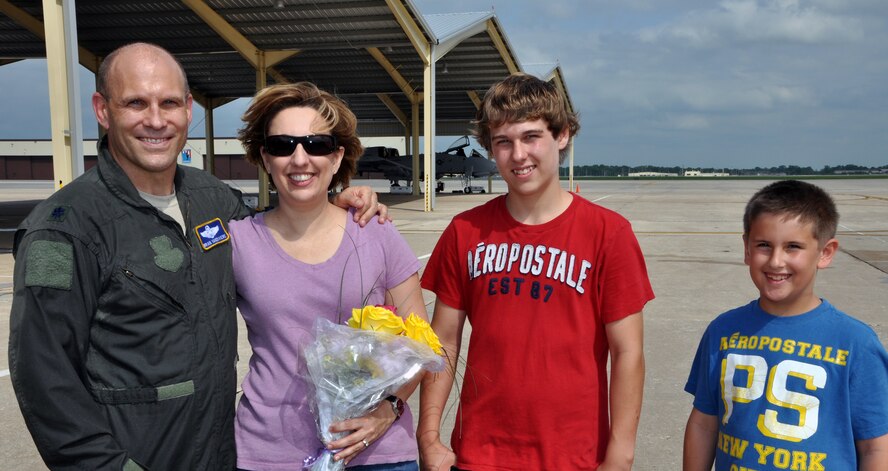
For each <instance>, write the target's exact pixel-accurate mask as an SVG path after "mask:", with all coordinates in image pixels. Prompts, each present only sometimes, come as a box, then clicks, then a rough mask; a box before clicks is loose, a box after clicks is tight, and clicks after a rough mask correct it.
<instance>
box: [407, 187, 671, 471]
mask: <svg viewBox="0 0 888 471" xmlns="http://www.w3.org/2000/svg"><path fill="white" fill-rule="evenodd" d="M505 201H506V200H505V196H501V197H498V198H496V199H494V200H491V201H490V202H488V203H487V204H484V205H482V206H479V207H477V208H474V209H471V210H469V211H466V212H464V213H462V214H460V215H458V216H456V217H455V218H454V219H453V221H452V222H451V223H450V225H449V226H448V227H447V229H446V230H445V231H444V233H443V234H442V236H441V239H440V240H439V241H438V244H437V246H435V250H434V251H433V253H432V256H431V258H430V259H429V262H428V265H427V266H426V269H425V272H424V274H423V276H422V287H423V288H425V289H428V290H431V291H434V292H435V294H437V296H438V299H439V301H441V302H444V303H445V304H447V305H448V306H450V307H453V308H457V309H461V310H465V311H466V313H467V317H468V319H469V323H470V324H471V326H472V335H471V340H470V343H469V350H468V354H467V357H466V373H465V378H464V379H463V381H462V384H461V387H462V394H461V397H460V407H459V411H458V413H457V417H456V426H455V427H454V430H453V435H452V437H451V445H452V447H453V449H454V451H455V452H456V455H457V466H458V467H460V468H465V469H470V470H472V471H485V470H529V469H538V470H567V469H570V470H579V469H595V468H597V467H598V464H599V463H600V462H601V461H602V460H603V459H604V453H605V451H606V446H607V439H608V430H609V420H608V403H607V392H608V388H607V384H608V382H607V357H608V344H607V337H606V335H605V330H604V325H605V324H606V323H609V322H613V321H616V320H619V319H622V318H624V317H626V316H628V315H630V314H634V313H636V312H639V311H641V310H642V309H643V308H644V305H645V303H647V301H649V300H651V299H653V297H654V295H653V291H652V289H651V286H650V282H649V281H648V277H647V270H646V268H645V264H644V258H643V256H642V253H641V249H640V248H639V246H638V241H637V240H636V238H635V235H634V234H633V233H632V228H631V226H630V224H629V222H628V221H627V220H626V219H625V218H623V217H622V216H620V215H619V214H617V213H615V212H613V211H610V210H608V209H605V208H602V207H600V206H597V205H595V204H593V203H590V202H589V201H587V200H584V199H583V198H581V197H579V196H577V195H574V199H573V202H572V203H571V204H570V206H569V207H568V208H567V210H565V211H564V213H562V214H561V215H559V216H558V217H557V218H555V219H553V220H552V221H549V222H547V223H545V224H540V225H535V226H529V225H525V224H521V223H519V222H517V221H515V220H514V219H513V218H512V217H511V215H510V214H509V212H508V210H507V209H506V204H505Z"/></svg>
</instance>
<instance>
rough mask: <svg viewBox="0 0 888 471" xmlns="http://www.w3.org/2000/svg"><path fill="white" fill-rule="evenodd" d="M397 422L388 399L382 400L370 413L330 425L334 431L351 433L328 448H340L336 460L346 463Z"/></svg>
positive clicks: (334, 457)
mask: <svg viewBox="0 0 888 471" xmlns="http://www.w3.org/2000/svg"><path fill="white" fill-rule="evenodd" d="M394 422H395V411H394V410H393V409H392V407H391V406H390V405H389V402H388V401H382V402H380V404H379V405H378V406H377V407H376V409H373V410H372V411H370V413H369V414H367V415H365V416H363V417H358V418H356V419H348V420H343V421H342V422H336V423H334V424H333V425H331V426H330V431H331V432H334V433H338V432H349V431H351V433H350V434H348V435H346V436H345V437H342V438H340V439H339V440H336V441H334V442H330V443H328V444H327V449H328V450H339V452H338V453H336V454H335V455H334V456H333V459H334V460H336V461H339V460H343V462H344V463H345V464H348V463H349V461H351V460H353V459H354V458H355V457H356V456H358V454H359V453H361V452H362V451H364V450H366V449H367V448H369V447H370V445H372V444H374V443H376V441H377V440H379V438H380V437H382V436H383V434H385V432H386V431H387V430H388V429H389V427H391V426H392V424H393V423H394Z"/></svg>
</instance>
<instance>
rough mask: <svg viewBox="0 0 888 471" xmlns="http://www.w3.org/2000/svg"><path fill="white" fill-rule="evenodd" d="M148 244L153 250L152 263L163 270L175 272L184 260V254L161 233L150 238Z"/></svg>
mask: <svg viewBox="0 0 888 471" xmlns="http://www.w3.org/2000/svg"><path fill="white" fill-rule="evenodd" d="M148 244H150V245H151V249H152V250H154V264H155V265H157V266H158V267H160V268H161V269H163V270H166V271H171V272H176V271H179V268H181V267H182V262H183V261H185V254H184V253H182V251H181V250H179V249H178V248H176V247H173V241H172V240H170V238H169V237H167V236H165V235H162V236H157V237H155V238H153V239H151V240H150V241H149V242H148Z"/></svg>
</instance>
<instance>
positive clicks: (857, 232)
mask: <svg viewBox="0 0 888 471" xmlns="http://www.w3.org/2000/svg"><path fill="white" fill-rule="evenodd" d="M839 227H841V228H842V229H845V230H846V231H848V232H853V233H854V234H857V235H859V236H864V237H867V234H864V233H863V232H860V231H856V230H854V229H851V228H850V227H848V226H846V225H844V224H839ZM868 232H875V231H868ZM869 237H873V238H874V239H876V240H878V241H879V242H884V243H886V244H888V240H885V239H882V238H881V237H876V236H869Z"/></svg>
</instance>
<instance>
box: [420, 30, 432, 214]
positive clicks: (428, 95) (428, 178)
mask: <svg viewBox="0 0 888 471" xmlns="http://www.w3.org/2000/svg"><path fill="white" fill-rule="evenodd" d="M434 47H435V46H434V45H432V49H433V50H434ZM422 77H423V87H422V102H423V115H424V116H423V133H422V135H423V137H424V138H425V139H423V144H424V146H423V147H424V150H425V162H424V168H425V184H424V185H423V190H424V191H425V208H424V209H425V211H426V212H430V211H433V210H434V209H435V63H434V62H431V61H429V62H428V63H427V64H426V65H425V66H424V67H423V73H422Z"/></svg>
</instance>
